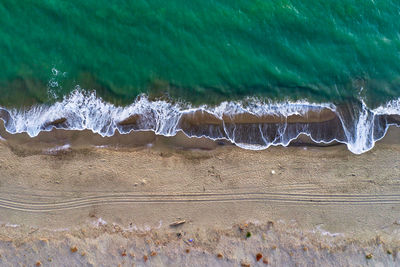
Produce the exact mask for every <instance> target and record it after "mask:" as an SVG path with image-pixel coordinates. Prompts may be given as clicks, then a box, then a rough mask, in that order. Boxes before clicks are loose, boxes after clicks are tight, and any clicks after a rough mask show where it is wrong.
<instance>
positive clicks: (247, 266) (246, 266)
mask: <svg viewBox="0 0 400 267" xmlns="http://www.w3.org/2000/svg"><path fill="white" fill-rule="evenodd" d="M240 265H241V266H242V267H250V263H247V262H242V263H241V264H240Z"/></svg>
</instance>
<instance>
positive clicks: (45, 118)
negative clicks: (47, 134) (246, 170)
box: [0, 0, 400, 154]
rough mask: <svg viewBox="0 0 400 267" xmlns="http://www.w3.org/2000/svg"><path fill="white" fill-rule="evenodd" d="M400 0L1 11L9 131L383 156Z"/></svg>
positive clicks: (140, 2)
mask: <svg viewBox="0 0 400 267" xmlns="http://www.w3.org/2000/svg"><path fill="white" fill-rule="evenodd" d="M399 17H400V2H399V1H393V0H388V1H373V0H372V1H365V0H363V1H361V0H343V1H340V2H338V1H330V0H328V1H311V0H302V1H300V0H292V1H258V0H255V1H244V0H237V1H222V0H203V1H182V0H171V1H160V0H136V1H103V0H97V1H93V0H88V1H77V0H70V1H63V0H45V1H12V0H3V1H1V3H0V25H1V27H0V51H1V52H0V66H1V71H0V118H1V119H2V120H3V121H4V126H5V129H6V130H7V131H8V132H9V133H13V134H16V133H27V134H29V136H31V137H34V136H37V135H38V134H39V133H40V132H42V131H51V130H52V129H54V128H60V129H69V130H91V131H93V132H94V133H98V134H100V135H102V136H111V135H114V134H115V132H116V131H119V132H120V133H126V134H127V133H129V132H131V131H154V132H155V133H156V134H158V135H164V136H173V135H176V133H177V132H179V131H183V132H184V133H185V134H186V135H188V136H190V137H192V136H194V137H208V138H210V139H215V140H228V141H230V142H232V143H234V144H236V145H238V146H240V147H243V148H245V149H257V150H260V149H266V148H268V147H269V146H271V145H283V146H287V145H289V144H290V143H291V142H292V141H294V140H297V139H298V137H299V136H300V135H302V134H303V135H307V136H308V137H309V138H310V139H311V140H312V141H313V142H315V143H331V142H340V143H344V144H346V145H347V147H348V148H349V150H350V151H351V152H353V153H357V154H359V153H363V152H365V151H368V150H370V149H372V148H373V146H374V144H375V142H376V141H377V140H379V139H381V138H383V136H384V135H385V133H386V132H387V130H388V128H389V127H390V126H394V127H396V126H400V64H399V59H400V30H399V29H400V20H399Z"/></svg>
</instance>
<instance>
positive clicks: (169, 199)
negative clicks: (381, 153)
mask: <svg viewBox="0 0 400 267" xmlns="http://www.w3.org/2000/svg"><path fill="white" fill-rule="evenodd" d="M224 191H225V190H220V191H218V190H215V191H214V192H210V193H208V192H207V193H204V192H186V193H182V192H180V193H177V192H172V193H165V194H160V193H151V192H109V193H107V192H98V193H96V192H93V193H92V194H87V195H86V196H82V197H65V196H62V195H60V196H55V197H54V198H53V200H52V201H49V200H48V199H47V200H43V201H40V200H39V198H38V197H37V195H36V197H34V196H33V195H31V196H30V195H29V194H23V193H22V194H21V193H18V192H10V191H8V192H1V191H0V207H1V208H5V209H11V210H16V211H24V212H51V211H60V210H69V209H79V208H85V207H90V206H95V205H116V204H153V203H171V204H174V203H175V204H180V203H212V202H266V203H269V202H271V203H272V202H274V203H281V204H284V203H287V204H289V203H291V204H299V205H386V204H400V194H312V193H280V192H267V191H266V192H256V191H245V192H243V191H237V192H232V191H230V192H224ZM57 193H60V192H57ZM65 193H67V192H65ZM7 195H9V197H6V196H7ZM44 197H45V196H44ZM29 198H31V199H29ZM22 199H23V200H22Z"/></svg>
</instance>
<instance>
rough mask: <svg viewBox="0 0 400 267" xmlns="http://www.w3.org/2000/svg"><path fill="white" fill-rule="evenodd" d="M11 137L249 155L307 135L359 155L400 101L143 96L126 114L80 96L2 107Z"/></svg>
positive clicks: (392, 120)
mask: <svg viewBox="0 0 400 267" xmlns="http://www.w3.org/2000/svg"><path fill="white" fill-rule="evenodd" d="M0 118H1V119H2V120H3V121H4V124H5V128H6V130H7V131H8V132H9V133H12V134H15V133H27V134H28V135H29V136H31V137H34V136H37V135H38V134H39V133H40V132H41V131H51V130H52V129H53V128H58V129H70V130H86V129H87V130H91V131H93V132H94V133H98V134H100V135H101V136H112V135H114V134H115V131H119V132H120V133H122V134H127V133H129V132H131V131H154V132H155V133H156V134H158V135H164V136H174V135H176V134H177V132H178V131H182V132H184V133H185V134H186V135H187V136H189V137H207V138H210V139H213V140H221V139H225V140H229V141H230V142H232V143H234V144H236V145H238V146H239V147H242V148H245V149H253V150H261V149H266V148H268V147H269V146H271V145H274V146H277V145H282V146H287V145H289V143H290V142H292V141H293V140H295V139H297V138H298V137H299V136H300V135H301V134H305V135H307V136H309V137H310V138H311V140H312V141H314V142H316V143H331V142H334V141H336V142H340V143H344V144H346V145H347V147H348V149H349V150H350V151H351V152H353V153H355V154H360V153H363V152H366V151H368V150H370V149H372V148H373V147H374V144H375V142H376V141H378V140H379V139H381V138H383V136H384V135H385V134H386V132H387V130H388V127H389V126H391V125H396V126H398V127H399V126H400V99H397V100H393V101H390V102H389V103H387V104H386V105H384V106H380V107H378V108H376V109H372V110H371V109H369V108H368V107H367V106H366V105H365V103H364V102H363V101H360V102H359V103H352V104H348V105H341V106H336V105H334V104H330V103H322V104H314V103H308V102H306V101H297V102H290V101H287V102H282V103H272V102H264V101H260V100H257V99H246V100H245V101H241V102H223V103H221V104H220V105H218V106H216V107H209V106H206V105H204V106H200V107H192V106H190V105H189V104H183V103H177V104H172V103H169V102H167V101H162V100H158V101H150V100H149V99H148V98H147V97H146V96H144V95H142V96H140V97H138V98H137V99H136V101H135V102H134V103H133V104H131V105H129V106H126V107H118V106H115V105H113V104H110V103H107V102H105V101H103V100H102V99H101V98H99V97H97V96H96V94H95V93H94V92H93V93H87V92H84V91H82V90H80V89H77V90H75V91H74V92H72V93H71V94H70V95H69V96H66V97H64V99H63V101H61V102H57V103H55V104H53V105H50V106H48V105H39V106H35V107H32V108H29V109H25V110H17V109H11V110H7V109H5V108H1V107H0Z"/></svg>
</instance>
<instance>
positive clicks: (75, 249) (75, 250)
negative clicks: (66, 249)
mask: <svg viewBox="0 0 400 267" xmlns="http://www.w3.org/2000/svg"><path fill="white" fill-rule="evenodd" d="M70 250H71V252H72V253H75V252H77V251H78V248H77V247H76V246H73V247H71V248H70Z"/></svg>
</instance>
